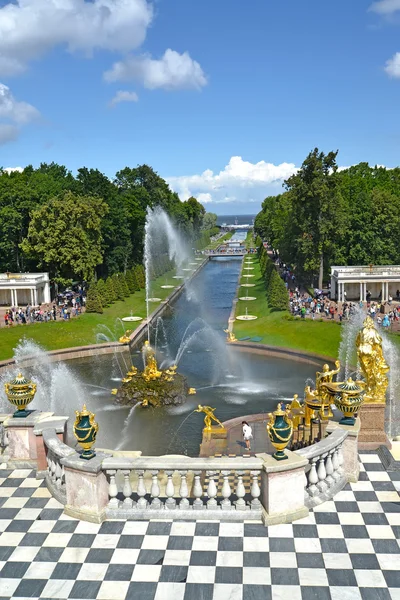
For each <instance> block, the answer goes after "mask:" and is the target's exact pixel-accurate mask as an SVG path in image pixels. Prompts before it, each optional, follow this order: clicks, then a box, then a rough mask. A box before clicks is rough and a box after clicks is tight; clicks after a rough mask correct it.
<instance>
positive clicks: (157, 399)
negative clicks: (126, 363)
mask: <svg viewBox="0 0 400 600" xmlns="http://www.w3.org/2000/svg"><path fill="white" fill-rule="evenodd" d="M142 354H143V363H144V369H143V371H142V372H140V371H139V370H138V369H137V368H136V367H132V368H131V369H130V370H129V371H128V373H127V376H126V377H124V379H123V380H122V386H121V387H120V388H119V389H118V390H117V391H116V392H114V390H113V392H114V393H113V395H114V396H115V397H116V398H115V400H116V403H117V404H122V405H124V406H134V405H136V404H140V405H141V406H142V407H148V406H152V407H157V408H158V407H161V406H170V405H177V404H183V403H184V402H185V401H186V398H187V396H189V395H191V394H195V393H196V390H195V389H194V388H189V386H188V384H187V380H186V377H184V376H183V375H180V374H179V373H177V368H178V367H177V365H172V366H170V367H169V368H168V369H165V370H159V368H158V364H157V359H156V355H155V351H154V350H153V348H152V347H151V346H150V342H149V341H148V340H146V341H145V343H144V346H143V349H142Z"/></svg>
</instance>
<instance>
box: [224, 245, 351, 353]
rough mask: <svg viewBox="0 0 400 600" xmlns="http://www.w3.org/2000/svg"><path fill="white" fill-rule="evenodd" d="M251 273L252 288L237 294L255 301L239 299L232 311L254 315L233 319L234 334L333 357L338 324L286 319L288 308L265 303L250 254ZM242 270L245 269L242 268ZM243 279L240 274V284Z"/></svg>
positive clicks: (260, 280)
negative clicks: (279, 307) (247, 318)
mask: <svg viewBox="0 0 400 600" xmlns="http://www.w3.org/2000/svg"><path fill="white" fill-rule="evenodd" d="M251 266H254V271H248V272H249V273H253V274H254V275H255V277H251V278H249V280H248V282H249V283H255V284H256V285H255V287H251V288H246V287H241V288H240V292H239V296H256V298H257V300H252V301H250V302H246V301H242V300H239V301H238V303H237V305H236V314H237V315H238V314H245V313H246V308H247V311H248V314H249V315H250V314H252V315H256V316H257V317H258V319H257V320H255V321H235V324H234V333H235V335H236V337H237V338H238V339H239V338H241V337H247V336H249V337H261V341H260V343H261V344H268V345H270V346H280V347H286V348H295V349H298V350H305V351H308V352H316V353H318V354H324V355H326V356H332V358H336V356H337V353H338V349H339V344H340V332H341V328H340V326H339V325H338V324H337V323H336V322H335V323H329V322H327V323H326V322H319V321H311V320H309V319H296V320H288V317H289V316H290V313H289V311H272V310H271V309H270V308H269V307H268V304H267V300H266V294H265V286H264V281H263V279H262V276H261V271H260V265H259V262H258V257H257V256H256V255H254V257H253V265H251ZM243 272H244V273H246V271H243ZM246 282H247V278H246V277H242V278H241V283H246Z"/></svg>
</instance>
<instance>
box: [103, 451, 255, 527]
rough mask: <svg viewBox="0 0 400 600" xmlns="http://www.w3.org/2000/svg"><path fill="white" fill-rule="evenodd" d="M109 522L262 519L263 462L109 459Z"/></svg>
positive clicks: (177, 458)
mask: <svg viewBox="0 0 400 600" xmlns="http://www.w3.org/2000/svg"><path fill="white" fill-rule="evenodd" d="M102 468H103V470H105V472H106V474H107V480H108V482H109V485H108V495H109V502H108V505H107V508H106V514H107V517H109V518H112V519H116V518H129V517H134V518H135V519H148V518H150V517H152V518H158V517H164V518H165V516H166V512H168V518H176V519H182V518H190V517H191V518H196V516H199V515H202V517H201V518H207V519H210V518H211V519H213V518H221V515H222V513H225V512H226V513H229V518H230V519H231V520H243V519H255V520H260V519H261V513H262V507H261V502H260V500H259V497H260V495H261V489H260V475H261V471H262V469H263V461H262V460H261V459H259V458H211V459H206V458H205V459H202V458H186V457H181V456H180V457H173V456H162V457H139V458H135V459H125V458H106V459H105V460H103V463H102Z"/></svg>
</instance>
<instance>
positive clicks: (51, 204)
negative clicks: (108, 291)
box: [0, 163, 217, 286]
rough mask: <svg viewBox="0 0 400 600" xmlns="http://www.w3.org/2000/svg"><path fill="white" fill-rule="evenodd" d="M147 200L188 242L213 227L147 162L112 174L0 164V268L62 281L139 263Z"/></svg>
mask: <svg viewBox="0 0 400 600" xmlns="http://www.w3.org/2000/svg"><path fill="white" fill-rule="evenodd" d="M148 206H150V207H155V206H161V207H162V208H163V209H164V210H165V211H166V212H167V213H168V214H169V216H170V217H171V218H172V220H173V222H174V223H175V225H176V226H177V228H178V230H179V231H180V233H181V235H182V237H183V238H186V240H187V241H189V242H190V243H192V244H194V247H196V246H198V245H201V244H204V245H205V244H206V243H207V240H209V238H210V235H212V234H213V231H214V233H215V226H216V220H217V217H216V215H214V214H213V213H206V211H205V209H204V207H203V206H202V205H201V204H200V203H199V202H198V201H197V200H196V199H195V198H189V199H188V200H187V201H185V202H181V201H180V199H179V197H178V195H177V194H176V193H174V192H173V191H172V190H171V189H170V188H169V186H168V184H167V183H166V181H165V180H164V179H162V177H160V176H159V175H158V174H157V173H156V172H155V171H154V170H153V169H152V168H151V167H149V166H148V165H140V166H138V167H136V168H130V167H126V168H124V169H122V170H121V171H118V172H117V173H116V175H115V177H114V178H113V179H112V180H111V179H109V178H108V177H107V176H106V175H104V174H103V173H101V172H100V171H99V170H98V169H88V168H86V167H82V168H81V169H78V171H77V174H76V176H74V175H73V174H72V173H71V172H70V171H69V170H68V169H67V168H66V167H65V166H62V165H58V164H56V163H51V164H45V163H42V164H41V165H40V167H39V168H37V169H34V168H33V167H32V166H29V167H26V168H25V169H24V170H23V171H22V172H18V171H13V172H10V173H9V172H6V171H4V170H2V169H0V272H7V271H11V272H27V271H38V270H44V271H48V272H49V273H50V277H51V279H52V281H53V282H55V284H56V285H57V284H58V285H64V286H65V285H68V284H69V283H70V282H71V281H74V280H86V281H90V280H93V279H97V278H102V279H104V280H105V281H107V279H108V278H109V277H112V276H113V275H115V274H117V273H123V274H126V273H127V271H128V270H129V269H130V268H131V267H134V266H135V265H141V264H142V260H143V239H144V226H145V219H146V210H147V207H148Z"/></svg>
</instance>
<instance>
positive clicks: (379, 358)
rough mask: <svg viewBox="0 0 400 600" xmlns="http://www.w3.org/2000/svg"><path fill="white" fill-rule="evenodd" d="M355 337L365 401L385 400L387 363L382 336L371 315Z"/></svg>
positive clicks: (378, 402) (376, 402)
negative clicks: (364, 382)
mask: <svg viewBox="0 0 400 600" xmlns="http://www.w3.org/2000/svg"><path fill="white" fill-rule="evenodd" d="M363 325H364V327H363V328H362V329H361V331H360V332H359V334H358V335H357V339H356V346H357V357H358V360H359V363H360V366H361V370H362V372H363V374H364V377H365V380H366V384H367V386H366V393H365V398H364V399H365V401H366V402H373V403H375V404H384V403H385V402H386V389H387V387H388V384H389V381H388V377H387V373H388V372H389V365H388V364H387V362H386V360H385V358H384V356H383V352H382V338H381V336H380V335H379V333H378V332H377V330H376V329H375V325H374V322H373V320H372V319H371V317H367V318H366V319H365V321H364V323H363Z"/></svg>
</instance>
